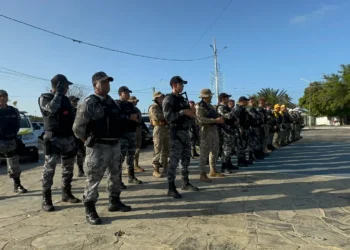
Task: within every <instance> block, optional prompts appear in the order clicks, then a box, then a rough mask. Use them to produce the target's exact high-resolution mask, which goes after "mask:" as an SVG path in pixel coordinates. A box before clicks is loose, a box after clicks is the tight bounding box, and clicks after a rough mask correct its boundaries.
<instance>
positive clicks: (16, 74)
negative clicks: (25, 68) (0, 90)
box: [0, 66, 152, 93]
mask: <svg viewBox="0 0 350 250" xmlns="http://www.w3.org/2000/svg"><path fill="white" fill-rule="evenodd" d="M0 69H3V70H6V71H8V72H6V71H1V70H0V77H5V78H10V79H11V77H13V78H15V77H20V78H22V79H24V80H31V81H33V80H39V81H45V82H46V83H47V82H51V80H49V79H46V78H42V77H38V76H33V75H29V74H26V73H22V72H19V71H16V70H12V69H9V68H5V67H2V66H0ZM1 73H5V74H9V76H2V75H1ZM11 74H12V75H11ZM41 84H42V83H41ZM73 86H77V87H79V88H84V89H86V90H90V91H92V90H93V88H91V87H89V86H86V85H82V84H75V83H74V84H73ZM151 89H152V87H148V88H143V89H135V90H132V92H137V93H138V92H140V93H142V92H143V91H146V90H149V91H151ZM111 92H112V93H114V92H118V91H117V90H112V91H111Z"/></svg>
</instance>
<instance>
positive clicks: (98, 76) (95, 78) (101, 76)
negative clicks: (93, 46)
mask: <svg viewBox="0 0 350 250" xmlns="http://www.w3.org/2000/svg"><path fill="white" fill-rule="evenodd" d="M107 79H108V80H109V81H110V82H113V81H114V79H113V77H110V76H107V74H106V73H105V72H102V71H100V72H97V73H95V74H94V75H93V76H92V83H95V82H97V81H103V80H107Z"/></svg>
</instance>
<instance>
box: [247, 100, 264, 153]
mask: <svg viewBox="0 0 350 250" xmlns="http://www.w3.org/2000/svg"><path fill="white" fill-rule="evenodd" d="M247 112H248V114H249V123H250V133H249V142H248V143H249V148H250V149H251V151H250V152H251V153H250V157H251V158H254V156H255V157H256V158H262V156H260V152H261V151H262V145H261V141H262V140H261V136H262V135H261V132H260V127H261V125H262V120H261V115H260V114H259V112H258V111H257V110H256V109H255V108H254V107H251V106H247ZM252 153H253V154H254V156H253V155H252Z"/></svg>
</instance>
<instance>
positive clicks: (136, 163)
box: [129, 96, 144, 172]
mask: <svg viewBox="0 0 350 250" xmlns="http://www.w3.org/2000/svg"><path fill="white" fill-rule="evenodd" d="M138 101H139V100H138V99H137V98H136V97H135V96H131V97H130V99H129V102H132V103H134V102H136V103H137V102H138ZM135 110H136V114H137V116H138V117H139V123H138V124H137V127H136V145H135V147H136V150H135V157H134V168H135V171H138V172H143V171H144V169H143V168H141V167H140V166H139V159H140V151H141V146H142V115H141V111H140V110H139V109H138V108H137V107H135Z"/></svg>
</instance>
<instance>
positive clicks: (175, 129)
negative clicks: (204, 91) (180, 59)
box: [162, 76, 199, 199]
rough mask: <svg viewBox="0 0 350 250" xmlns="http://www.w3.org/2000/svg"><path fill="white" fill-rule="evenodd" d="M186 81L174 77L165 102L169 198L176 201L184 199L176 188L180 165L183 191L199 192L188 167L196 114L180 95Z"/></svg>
mask: <svg viewBox="0 0 350 250" xmlns="http://www.w3.org/2000/svg"><path fill="white" fill-rule="evenodd" d="M185 84H187V81H184V80H183V79H182V78H181V77H180V76H174V77H173V78H171V80H170V86H171V89H172V92H171V94H168V95H167V96H166V97H165V98H164V100H163V105H162V107H163V114H164V118H165V120H166V121H167V123H169V124H170V154H169V164H168V183H169V189H168V196H171V197H173V198H175V199H179V198H182V195H181V194H180V193H179V192H178V191H177V189H176V186H175V178H176V168H177V165H178V164H180V173H181V178H182V187H181V189H182V190H188V189H192V190H193V191H199V189H198V188H197V187H195V186H193V185H192V184H191V183H190V182H189V178H188V174H189V173H188V167H189V165H190V161H191V139H190V134H189V127H190V124H191V120H192V119H194V118H195V116H196V114H195V113H193V111H191V110H190V106H189V104H188V100H186V99H185V98H184V97H183V96H182V95H180V94H181V93H182V91H183V89H184V85H185Z"/></svg>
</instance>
